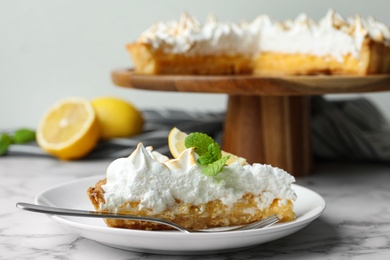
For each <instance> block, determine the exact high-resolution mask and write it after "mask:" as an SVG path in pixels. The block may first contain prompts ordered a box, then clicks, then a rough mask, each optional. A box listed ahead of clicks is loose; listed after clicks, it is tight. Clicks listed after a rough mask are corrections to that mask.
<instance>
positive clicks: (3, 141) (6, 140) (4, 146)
mask: <svg viewBox="0 0 390 260" xmlns="http://www.w3.org/2000/svg"><path fill="white" fill-rule="evenodd" d="M10 144H11V137H10V136H9V135H8V134H5V133H4V134H0V156H1V155H4V154H5V153H6V152H7V151H8V147H9V146H10Z"/></svg>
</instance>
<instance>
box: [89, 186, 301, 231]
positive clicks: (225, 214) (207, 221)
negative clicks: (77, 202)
mask: <svg viewBox="0 0 390 260" xmlns="http://www.w3.org/2000/svg"><path fill="white" fill-rule="evenodd" d="M105 183H106V180H105V179H104V180H100V181H99V182H97V183H96V185H95V186H94V187H90V188H89V189H88V191H87V193H88V197H89V199H90V200H91V202H92V204H93V206H94V207H95V209H96V210H97V211H100V204H104V203H105V200H104V190H103V189H102V187H101V186H102V185H104V184H105ZM258 198H259V197H257V198H256V196H254V195H253V194H246V195H244V196H243V198H242V199H241V200H240V201H238V202H236V203H235V204H234V205H233V207H232V208H231V209H229V208H227V206H225V205H224V204H222V203H221V202H220V201H218V200H216V201H210V202H208V203H207V204H204V205H201V206H194V205H188V204H185V203H182V202H179V201H177V203H178V206H177V207H176V208H175V210H174V211H175V213H174V212H173V211H170V210H166V211H164V212H162V213H159V214H153V213H152V212H150V211H147V210H138V209H137V206H138V204H139V202H131V203H127V204H125V205H123V206H122V207H120V209H119V212H120V213H124V214H132V215H140V216H149V217H157V218H163V219H167V220H170V221H172V222H174V223H176V224H178V225H181V226H183V227H186V228H188V229H206V228H213V227H224V226H235V225H243V224H248V223H251V222H254V221H258V220H261V219H263V218H266V217H269V216H271V215H273V214H277V215H278V217H279V218H280V221H281V222H285V221H291V220H294V219H295V213H294V212H293V203H292V202H291V201H288V202H287V203H286V204H284V205H282V204H281V203H279V200H278V199H275V200H274V201H273V203H272V204H271V206H270V207H269V208H268V209H265V210H263V211H260V210H259V209H258V208H257V206H256V204H257V202H256V200H257V199H258ZM103 211H104V210H103ZM105 222H106V224H107V225H108V226H110V227H118V228H129V229H141V230H167V229H171V228H170V227H168V226H166V225H161V224H157V223H151V222H142V221H132V220H122V219H105Z"/></svg>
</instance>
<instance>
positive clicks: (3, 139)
mask: <svg viewBox="0 0 390 260" xmlns="http://www.w3.org/2000/svg"><path fill="white" fill-rule="evenodd" d="M34 140H35V131H34V130H31V129H28V128H21V129H18V130H16V131H15V132H14V133H0V156H2V155H5V154H6V153H7V151H8V148H9V146H10V145H11V144H23V143H27V142H31V141H34Z"/></svg>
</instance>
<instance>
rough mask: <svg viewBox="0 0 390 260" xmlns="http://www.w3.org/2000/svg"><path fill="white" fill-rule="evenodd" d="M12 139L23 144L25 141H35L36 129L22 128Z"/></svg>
mask: <svg viewBox="0 0 390 260" xmlns="http://www.w3.org/2000/svg"><path fill="white" fill-rule="evenodd" d="M12 139H13V142H14V143H15V144H23V143H27V142H31V141H34V140H35V131H33V130H30V129H27V128H21V129H19V130H17V131H16V132H15V133H14V135H13V138H12Z"/></svg>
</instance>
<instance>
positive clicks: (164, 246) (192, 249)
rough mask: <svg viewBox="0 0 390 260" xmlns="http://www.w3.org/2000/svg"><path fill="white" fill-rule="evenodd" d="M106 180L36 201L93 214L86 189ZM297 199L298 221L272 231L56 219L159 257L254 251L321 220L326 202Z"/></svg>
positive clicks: (305, 195)
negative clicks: (145, 228)
mask: <svg viewBox="0 0 390 260" xmlns="http://www.w3.org/2000/svg"><path fill="white" fill-rule="evenodd" d="M103 178H104V177H103V176H100V178H99V177H89V178H85V179H80V180H76V181H73V182H69V183H65V184H61V185H58V186H55V187H52V188H50V189H47V190H45V191H43V192H41V193H40V194H38V195H37V196H36V198H35V202H36V203H37V204H41V205H49V206H55V207H64V208H74V209H86V210H93V206H92V204H91V202H90V201H89V199H88V197H87V192H86V191H87V189H88V187H90V186H94V184H95V183H96V182H97V181H98V180H99V179H103ZM293 189H294V190H295V192H296V194H297V196H298V199H297V201H296V202H295V203H294V211H295V212H296V215H297V218H296V220H294V221H292V222H288V223H278V224H275V225H273V226H271V227H268V228H264V229H258V230H246V231H231V232H223V233H191V234H186V233H181V232H178V231H142V230H131V229H120V228H110V227H107V226H106V224H105V223H104V221H103V220H102V219H94V218H82V217H65V216H53V217H52V218H53V219H54V220H55V221H56V222H57V223H58V224H60V225H62V226H63V227H65V228H68V229H70V230H71V231H73V232H75V233H77V234H78V235H80V236H81V237H84V238H88V239H91V240H94V241H96V242H99V243H101V244H104V245H107V246H111V247H115V248H120V249H125V250H130V251H135V252H146V253H156V254H175V255H178V254H181V255H196V254H198V255H200V254H211V253H220V252H225V253H226V252H232V251H237V250H242V249H245V248H251V247H255V246H258V245H260V244H263V243H266V242H269V241H273V240H276V239H279V238H282V237H284V236H287V235H290V234H292V233H294V232H296V231H298V230H300V229H302V228H304V227H305V226H307V225H308V224H310V222H312V221H313V220H314V219H316V218H317V217H319V216H320V215H321V213H322V211H323V210H324V209H325V200H324V199H323V198H322V197H321V196H320V195H319V194H317V193H315V192H314V191H312V190H309V189H307V188H304V187H301V186H298V185H293Z"/></svg>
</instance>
